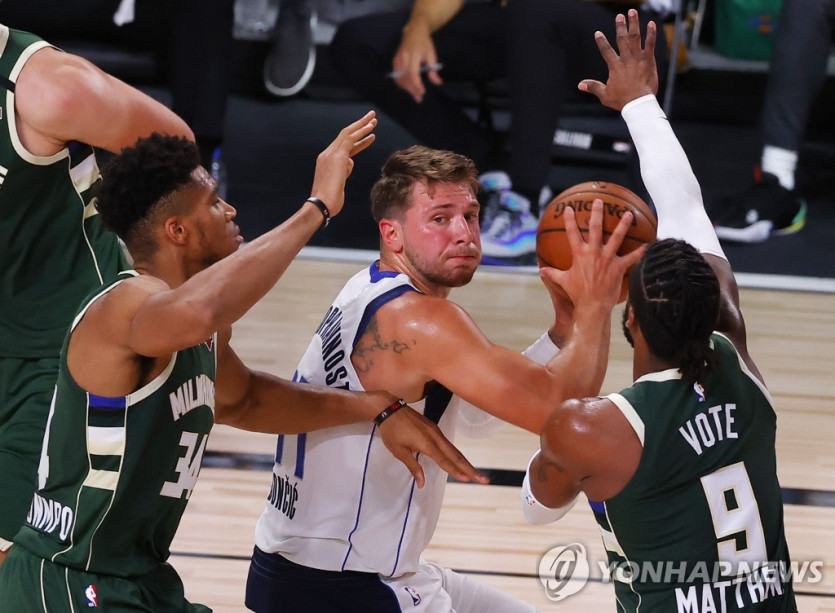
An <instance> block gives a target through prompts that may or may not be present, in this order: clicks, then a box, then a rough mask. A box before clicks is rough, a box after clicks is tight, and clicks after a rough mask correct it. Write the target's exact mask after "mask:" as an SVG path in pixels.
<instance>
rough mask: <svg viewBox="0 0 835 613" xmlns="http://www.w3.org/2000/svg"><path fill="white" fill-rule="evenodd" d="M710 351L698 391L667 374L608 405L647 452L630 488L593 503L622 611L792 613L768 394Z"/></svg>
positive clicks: (722, 342)
mask: <svg viewBox="0 0 835 613" xmlns="http://www.w3.org/2000/svg"><path fill="white" fill-rule="evenodd" d="M712 344H713V346H714V348H715V349H716V350H717V351H718V353H719V359H720V366H719V369H718V371H717V372H715V373H712V374H710V375H708V376H707V377H706V379H705V381H704V382H702V384H701V385H699V384H697V385H692V384H688V383H687V382H686V381H684V380H683V379H682V378H681V374H680V372H679V371H678V370H677V369H671V370H666V371H662V372H656V373H650V374H648V375H645V376H643V377H640V378H639V379H638V380H637V381H635V383H634V384H633V385H632V386H631V387H629V388H627V389H625V390H623V391H622V392H620V393H619V394H610V395H609V396H607V398H609V399H610V400H611V401H612V402H614V403H615V405H617V407H618V408H619V409H620V410H621V412H622V413H623V414H624V416H625V417H626V418H627V420H629V422H630V423H631V424H632V427H633V428H634V429H635V432H636V434H637V435H638V438H639V439H640V440H641V442H642V444H643V453H642V455H641V461H640V463H639V465H638V469H637V471H636V472H635V475H634V476H633V477H632V479H631V480H630V481H629V483H628V484H627V485H626V487H625V488H624V489H623V490H622V491H621V492H620V493H618V494H617V495H616V496H614V497H613V498H610V499H609V500H607V501H605V502H602V503H598V502H592V503H591V506H592V509H593V510H594V515H595V519H596V520H597V523H598V526H599V528H600V530H601V533H602V535H603V543H604V545H605V546H606V549H607V552H608V556H609V562H610V564H612V565H614V566H613V568H615V569H620V571H618V570H615V571H613V573H612V578H613V579H614V584H615V594H616V596H617V600H618V609H619V610H622V611H690V612H693V613H698V612H704V611H796V605H795V599H794V592H793V588H792V584H791V578H790V577H789V572H790V563H789V552H788V547H787V545H786V537H785V533H784V530H783V502H782V498H781V494H780V484H779V483H778V481H777V468H776V456H775V450H774V441H775V436H776V429H777V418H776V415H775V413H774V409H773V407H772V401H771V396H770V395H769V393H768V391H767V390H766V388H765V386H764V385H763V384H762V382H760V381H759V379H757V378H756V377H755V376H754V375H753V374H752V373H751V372H750V371H749V370H748V368H747V367H746V365H745V363H744V362H743V360H742V358H741V357H740V356H739V354H738V353H737V351H736V349H735V348H734V346H733V344H732V343H731V342H730V340H728V339H727V338H726V337H725V336H723V335H721V334H718V333H714V334H713V336H712ZM754 569H756V570H754Z"/></svg>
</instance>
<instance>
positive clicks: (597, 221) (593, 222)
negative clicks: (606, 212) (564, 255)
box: [588, 198, 603, 246]
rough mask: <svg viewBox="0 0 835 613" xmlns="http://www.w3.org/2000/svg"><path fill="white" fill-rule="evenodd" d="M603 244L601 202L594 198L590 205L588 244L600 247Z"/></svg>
mask: <svg viewBox="0 0 835 613" xmlns="http://www.w3.org/2000/svg"><path fill="white" fill-rule="evenodd" d="M602 243H603V200H601V199H600V198H595V199H594V201H592V203H591V216H590V217H589V236H588V244H590V245H594V246H597V245H601V244H602Z"/></svg>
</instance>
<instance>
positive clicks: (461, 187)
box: [414, 181, 475, 204]
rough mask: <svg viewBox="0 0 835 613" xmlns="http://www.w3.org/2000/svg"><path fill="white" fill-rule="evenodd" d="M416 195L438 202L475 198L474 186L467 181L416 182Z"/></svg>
mask: <svg viewBox="0 0 835 613" xmlns="http://www.w3.org/2000/svg"><path fill="white" fill-rule="evenodd" d="M414 195H415V196H420V197H422V199H427V200H432V201H434V202H436V203H437V204H443V203H445V202H450V201H453V200H455V201H460V200H461V199H462V198H463V199H465V200H475V194H474V193H473V188H472V186H471V185H470V184H469V183H467V182H465V181H449V182H444V183H433V184H428V183H424V182H422V181H421V182H419V183H416V184H415V187H414Z"/></svg>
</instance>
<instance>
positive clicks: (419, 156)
mask: <svg viewBox="0 0 835 613" xmlns="http://www.w3.org/2000/svg"><path fill="white" fill-rule="evenodd" d="M418 181H425V182H426V183H427V184H428V185H429V187H430V189H431V187H432V186H433V185H434V184H435V183H452V182H460V181H463V182H465V183H469V185H470V186H471V187H472V188H473V193H478V171H477V170H476V167H475V164H474V163H473V161H472V160H471V159H470V158H468V157H466V156H463V155H460V154H458V153H453V152H452V151H444V150H441V149H430V148H429V147H424V146H422V145H415V146H413V147H409V148H408V149H403V150H401V151H395V152H394V153H393V154H392V155H391V156H390V157H389V159H388V160H386V163H385V164H384V165H383V170H382V173H381V175H380V178H379V179H378V180H377V182H376V183H375V184H374V187H372V188H371V216H372V217H373V218H374V221H377V222H379V221H380V220H381V219H384V218H387V217H392V216H393V215H397V214H398V213H400V212H401V211H403V210H405V209H407V208H409V206H411V202H410V199H409V196H410V194H411V191H412V185H414V184H415V183H417V182H418Z"/></svg>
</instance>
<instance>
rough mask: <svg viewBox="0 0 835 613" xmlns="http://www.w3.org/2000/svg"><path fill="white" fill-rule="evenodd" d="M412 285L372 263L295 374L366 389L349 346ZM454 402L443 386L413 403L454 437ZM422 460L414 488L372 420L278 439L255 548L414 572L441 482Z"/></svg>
mask: <svg viewBox="0 0 835 613" xmlns="http://www.w3.org/2000/svg"><path fill="white" fill-rule="evenodd" d="M410 291H417V290H416V289H415V287H414V286H413V285H412V284H411V282H410V281H409V278H408V277H407V276H406V275H403V274H398V273H394V272H381V271H380V270H379V269H378V267H377V264H376V263H375V264H372V265H371V267H370V268H367V269H365V270H363V271H361V272H359V273H357V274H356V275H354V277H352V278H351V279H350V280H349V281H348V283H347V284H346V285H345V287H343V289H342V291H341V292H340V293H339V295H338V296H337V297H336V299H335V300H334V303H333V305H332V306H331V307H330V308H329V309H328V311H327V313H326V314H325V317H324V319H323V320H322V323H321V324H320V325H319V328H318V330H317V331H316V333H315V334H314V336H313V339H312V340H311V342H310V345H309V346H308V348H307V350H306V351H305V353H304V355H303V356H302V359H301V361H300V362H299V366H298V369H297V371H296V377H295V379H296V380H298V381H305V382H309V383H317V384H323V385H329V386H331V387H338V388H344V389H350V390H355V391H356V390H362V389H363V386H362V383H361V382H360V378H359V376H358V375H357V372H356V371H355V370H354V367H353V366H352V364H351V353H352V350H353V348H354V346H355V344H356V342H357V340H358V339H359V338H360V337H361V336H362V333H363V331H364V330H365V329H366V327H367V325H368V323H369V321H370V320H371V318H372V317H373V316H374V314H375V313H376V312H377V310H378V309H379V308H380V307H382V306H383V305H384V304H386V303H387V302H389V301H390V300H393V299H395V298H397V297H398V296H401V295H402V294H404V293H405V292H410ZM450 398H451V393H450V392H449V391H447V390H446V389H445V388H443V387H441V386H440V385H439V386H437V387H436V388H435V389H434V390H433V391H432V392H430V393H429V395H428V396H427V397H426V398H424V400H422V401H421V402H419V403H411V404H410V406H412V407H413V408H414V409H415V410H417V411H422V412H423V414H424V415H426V417H428V418H429V419H431V420H432V421H434V422H436V423H438V425H439V426H440V428H441V430H442V431H443V432H444V434H445V435H446V436H447V437H448V438H450V439H452V438H453V435H454V423H455V419H454V415H452V414H453V413H454V412H455V411H454V410H448V411H447V410H446V408H447V404H448V403H449V400H450ZM381 409H382V407H381ZM420 464H421V466H422V467H423V470H424V472H425V475H426V484H425V485H424V487H423V488H421V489H418V488H417V487H416V486H415V482H414V479H413V478H412V475H411V473H409V471H408V469H407V468H406V467H405V466H404V465H403V464H402V463H401V462H400V461H399V460H397V459H396V458H395V457H394V456H393V455H391V453H390V452H389V451H388V449H386V446H385V445H384V444H383V441H382V439H381V438H380V435H379V433H378V432H377V428H376V426H375V425H374V424H373V423H359V424H353V425H350V426H342V427H338V428H328V429H325V430H319V431H317V432H310V433H307V434H300V435H292V436H291V435H282V436H279V437H278V445H277V449H276V462H275V466H274V468H273V476H272V487H271V489H270V492H269V494H268V496H267V504H266V507H265V509H264V512H263V513H262V514H261V517H260V519H259V520H258V525H257V527H256V531H255V544H256V545H257V546H258V547H259V548H260V549H261V550H263V551H265V552H268V553H280V554H281V555H282V556H284V557H285V558H287V559H289V560H291V561H293V562H295V563H297V564H302V565H304V566H309V567H313V568H319V569H324V570H332V571H342V570H355V571H362V572H372V573H379V574H382V575H384V576H398V575H401V574H403V573H406V572H414V571H416V570H417V568H418V563H419V559H420V555H421V553H422V552H423V550H424V549H425V548H426V546H427V545H428V544H429V541H430V539H431V538H432V534H433V532H434V531H435V525H436V523H437V521H438V515H439V514H440V509H441V502H442V500H443V494H444V487H445V485H446V474H445V473H444V472H443V471H442V470H441V469H440V468H438V466H437V464H435V462H434V461H432V460H429V459H424V458H423V457H421V458H420Z"/></svg>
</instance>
